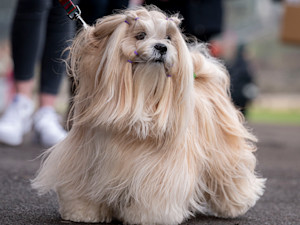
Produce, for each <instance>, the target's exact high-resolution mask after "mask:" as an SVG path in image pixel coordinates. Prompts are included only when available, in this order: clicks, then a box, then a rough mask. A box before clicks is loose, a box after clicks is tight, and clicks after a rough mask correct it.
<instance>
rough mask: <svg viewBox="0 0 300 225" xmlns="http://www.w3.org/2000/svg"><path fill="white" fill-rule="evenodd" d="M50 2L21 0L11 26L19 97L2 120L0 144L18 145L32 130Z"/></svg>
mask: <svg viewBox="0 0 300 225" xmlns="http://www.w3.org/2000/svg"><path fill="white" fill-rule="evenodd" d="M50 6H51V4H50V0H44V1H40V0H19V1H18V4H17V8H16V12H15V17H14V20H13V25H12V33H11V43H12V56H13V61H14V82H15V86H16V96H15V97H14V99H13V101H12V103H11V104H10V105H9V106H8V108H7V109H6V111H5V112H4V114H3V115H2V117H1V119H0V142H3V143H5V144H9V145H19V144H21V143H22V141H23V135H24V134H25V133H26V132H28V131H29V130H30V128H31V123H32V120H31V116H32V114H33V111H34V104H33V101H32V100H31V97H32V89H33V77H34V69H35V65H36V61H37V59H38V58H39V56H40V54H41V52H42V49H43V43H44V36H45V27H46V22H47V16H48V13H47V12H48V10H49V8H50Z"/></svg>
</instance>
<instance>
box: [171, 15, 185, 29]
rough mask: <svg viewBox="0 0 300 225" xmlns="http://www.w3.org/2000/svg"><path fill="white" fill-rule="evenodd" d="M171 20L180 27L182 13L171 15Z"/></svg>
mask: <svg viewBox="0 0 300 225" xmlns="http://www.w3.org/2000/svg"><path fill="white" fill-rule="evenodd" d="M168 19H169V20H171V21H173V22H174V23H175V24H176V26H177V27H180V25H181V23H182V20H183V17H182V16H181V15H180V14H178V13H177V14H174V15H172V16H171V17H169V18H168Z"/></svg>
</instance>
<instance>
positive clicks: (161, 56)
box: [154, 43, 168, 63]
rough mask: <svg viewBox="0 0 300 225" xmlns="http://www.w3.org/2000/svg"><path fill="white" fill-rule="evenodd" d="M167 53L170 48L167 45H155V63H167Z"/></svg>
mask: <svg viewBox="0 0 300 225" xmlns="http://www.w3.org/2000/svg"><path fill="white" fill-rule="evenodd" d="M167 51H168V48H167V46H166V45H164V44H161V43H157V44H155V45H154V54H155V57H154V62H157V63H163V62H165V56H166V53H167Z"/></svg>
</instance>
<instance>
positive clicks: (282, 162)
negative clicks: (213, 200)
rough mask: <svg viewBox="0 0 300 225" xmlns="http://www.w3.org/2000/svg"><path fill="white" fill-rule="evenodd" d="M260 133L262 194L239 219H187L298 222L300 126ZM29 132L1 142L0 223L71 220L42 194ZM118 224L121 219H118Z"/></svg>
mask: <svg viewBox="0 0 300 225" xmlns="http://www.w3.org/2000/svg"><path fill="white" fill-rule="evenodd" d="M253 128H254V132H255V133H256V134H257V136H258V137H259V139H260V142H259V151H258V153H257V156H258V160H259V166H258V169H259V171H260V172H261V173H262V174H263V175H264V177H266V178H268V181H267V188H266V192H265V194H264V196H263V197H262V198H261V199H260V200H259V202H258V203H257V204H256V206H255V207H254V208H252V209H251V210H250V211H249V212H248V213H247V214H246V215H244V216H242V217H240V218H237V219H218V218H213V217H205V216H201V215H199V216H197V217H196V218H194V219H191V220H189V221H187V222H186V223H185V224H192V225H196V224H208V225H221V224H222V225H262V224H264V225H289V224H291V225H298V224H300V190H299V186H300V163H299V162H300V147H299V146H300V127H296V126H295V127H292V126H289V127H288V126H274V125H267V126H265V125H253ZM31 138H32V137H27V141H26V143H25V144H24V145H22V146H20V147H17V148H11V147H7V146H4V145H0V224H1V225H9V224H18V225H22V224H26V225H27V224H34V225H37V224H38V225H39V224H71V222H68V221H62V220H61V218H60V216H59V214H58V212H57V202H56V199H55V196H51V195H47V196H43V197H38V196H37V195H36V193H35V191H33V190H32V189H31V188H30V185H29V180H30V179H31V178H32V177H33V175H34V173H35V172H36V170H37V168H38V166H39V160H33V159H35V158H36V157H37V156H38V155H39V154H40V153H41V151H42V148H41V147H40V146H38V145H37V144H34V143H32V142H31V141H30V139H31ZM114 224H119V223H118V222H114Z"/></svg>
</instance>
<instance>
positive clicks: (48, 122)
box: [33, 107, 67, 147]
mask: <svg viewBox="0 0 300 225" xmlns="http://www.w3.org/2000/svg"><path fill="white" fill-rule="evenodd" d="M33 123H34V130H35V132H36V134H37V136H38V138H39V141H40V142H41V144H42V145H43V146H44V147H51V146H53V145H55V144H57V143H58V142H60V141H62V140H63V139H64V138H65V137H66V136H67V132H66V131H65V130H64V129H63V127H62V126H61V124H60V122H59V117H58V115H57V114H56V112H55V110H54V108H53V107H42V108H40V109H39V110H38V111H37V112H36V113H35V115H34V118H33Z"/></svg>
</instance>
